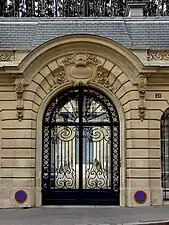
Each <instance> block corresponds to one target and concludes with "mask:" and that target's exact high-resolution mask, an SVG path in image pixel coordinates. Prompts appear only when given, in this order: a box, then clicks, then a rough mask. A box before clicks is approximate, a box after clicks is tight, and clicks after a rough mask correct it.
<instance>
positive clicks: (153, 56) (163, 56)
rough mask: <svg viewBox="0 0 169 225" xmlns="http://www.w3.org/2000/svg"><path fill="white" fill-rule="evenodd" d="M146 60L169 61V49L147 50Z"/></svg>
mask: <svg viewBox="0 0 169 225" xmlns="http://www.w3.org/2000/svg"><path fill="white" fill-rule="evenodd" d="M147 60H148V61H151V60H160V61H169V51H148V52H147Z"/></svg>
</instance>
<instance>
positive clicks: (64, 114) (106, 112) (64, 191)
mask: <svg viewBox="0 0 169 225" xmlns="http://www.w3.org/2000/svg"><path fill="white" fill-rule="evenodd" d="M42 204H110V205H117V204H119V118H118V114H117V111H116V109H115V107H114V105H113V104H112V103H111V102H110V100H109V99H108V98H107V97H106V96H104V95H102V94H101V93H99V92H97V91H95V90H94V89H90V88H86V87H81V86H79V87H75V88H72V89H70V90H68V91H66V92H65V93H61V94H60V95H58V96H56V97H55V98H54V99H53V100H52V102H51V103H50V104H49V106H48V107H47V109H46V112H45V115H44V121H43V157H42Z"/></svg>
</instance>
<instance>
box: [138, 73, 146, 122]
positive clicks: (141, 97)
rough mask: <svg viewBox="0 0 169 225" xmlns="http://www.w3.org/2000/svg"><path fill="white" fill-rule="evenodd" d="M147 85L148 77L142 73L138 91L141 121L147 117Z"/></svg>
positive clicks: (139, 78) (139, 77)
mask: <svg viewBox="0 0 169 225" xmlns="http://www.w3.org/2000/svg"><path fill="white" fill-rule="evenodd" d="M146 85H147V78H146V76H145V75H143V74H141V75H139V76H138V92H139V105H138V109H139V117H140V119H141V121H143V120H144V117H145V109H146V100H145V97H146Z"/></svg>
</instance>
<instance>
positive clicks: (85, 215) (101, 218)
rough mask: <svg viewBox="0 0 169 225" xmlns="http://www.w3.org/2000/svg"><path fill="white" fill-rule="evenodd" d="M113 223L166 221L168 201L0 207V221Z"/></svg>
mask: <svg viewBox="0 0 169 225" xmlns="http://www.w3.org/2000/svg"><path fill="white" fill-rule="evenodd" d="M155 221H156V223H155ZM115 224H117V225H122V224H123V225H137V224H138V225H142V224H151V225H154V224H163V225H164V224H165V225H169V205H164V206H145V207H137V208H122V207H116V206H105V207H104V206H48V207H40V208H28V209H0V225H115Z"/></svg>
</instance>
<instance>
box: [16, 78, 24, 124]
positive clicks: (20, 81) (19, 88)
mask: <svg viewBox="0 0 169 225" xmlns="http://www.w3.org/2000/svg"><path fill="white" fill-rule="evenodd" d="M14 84H15V92H16V96H17V106H16V109H17V118H18V120H19V121H21V120H22V119H23V109H24V100H23V92H24V85H25V82H24V78H23V75H22V74H17V75H16V77H15V82H14Z"/></svg>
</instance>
